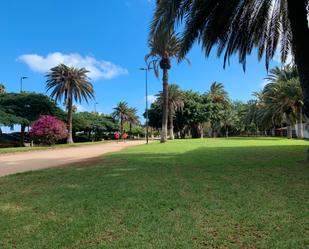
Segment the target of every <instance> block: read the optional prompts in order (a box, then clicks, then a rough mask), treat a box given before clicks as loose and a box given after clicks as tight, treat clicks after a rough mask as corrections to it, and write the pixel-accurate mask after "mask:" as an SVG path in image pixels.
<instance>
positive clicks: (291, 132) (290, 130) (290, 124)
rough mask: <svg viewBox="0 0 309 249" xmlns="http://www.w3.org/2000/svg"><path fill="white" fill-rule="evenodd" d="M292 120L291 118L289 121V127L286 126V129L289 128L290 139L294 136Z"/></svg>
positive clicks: (288, 136)
mask: <svg viewBox="0 0 309 249" xmlns="http://www.w3.org/2000/svg"><path fill="white" fill-rule="evenodd" d="M292 127H293V126H292V122H291V120H289V122H288V125H287V127H286V129H287V138H289V139H291V138H293V129H292Z"/></svg>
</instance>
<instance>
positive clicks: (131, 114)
mask: <svg viewBox="0 0 309 249" xmlns="http://www.w3.org/2000/svg"><path fill="white" fill-rule="evenodd" d="M127 121H128V122H129V126H130V128H129V129H130V135H132V125H137V124H139V117H138V115H137V109H136V108H134V107H131V108H129V110H128V115H127Z"/></svg>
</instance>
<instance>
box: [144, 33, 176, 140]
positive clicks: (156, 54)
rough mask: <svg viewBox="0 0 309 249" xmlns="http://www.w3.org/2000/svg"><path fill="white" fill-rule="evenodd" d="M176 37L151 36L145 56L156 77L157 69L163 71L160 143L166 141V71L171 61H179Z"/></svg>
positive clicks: (170, 34)
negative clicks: (147, 52) (148, 50)
mask: <svg viewBox="0 0 309 249" xmlns="http://www.w3.org/2000/svg"><path fill="white" fill-rule="evenodd" d="M179 43H180V39H179V38H178V36H177V35H176V34H175V33H174V32H171V31H168V32H162V33H158V34H156V35H154V36H151V38H150V40H149V42H148V46H149V49H150V53H149V54H147V55H146V56H145V61H146V63H147V64H148V66H150V65H151V66H152V67H153V69H154V72H155V75H156V77H157V78H158V77H159V67H160V68H161V69H162V71H163V79H162V81H163V105H162V131H161V143H164V142H166V141H167V123H168V81H169V78H168V70H170V69H171V67H172V65H171V59H177V60H178V59H179Z"/></svg>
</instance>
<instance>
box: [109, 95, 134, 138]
mask: <svg viewBox="0 0 309 249" xmlns="http://www.w3.org/2000/svg"><path fill="white" fill-rule="evenodd" d="M114 110H115V111H114V112H113V113H112V116H113V117H114V118H116V119H118V120H119V121H120V132H121V133H123V125H124V122H126V121H128V119H129V115H130V111H132V110H130V108H129V106H128V103H127V102H124V101H120V102H119V103H118V104H117V106H116V107H115V108H114Z"/></svg>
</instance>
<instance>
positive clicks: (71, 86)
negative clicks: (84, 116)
mask: <svg viewBox="0 0 309 249" xmlns="http://www.w3.org/2000/svg"><path fill="white" fill-rule="evenodd" d="M87 73H88V71H87V70H86V69H85V68H74V67H68V66H66V65H64V64H60V65H59V66H56V67H53V68H52V69H51V70H50V72H49V73H48V74H47V80H46V88H47V91H49V90H52V92H51V94H50V96H51V97H52V98H55V100H56V101H61V100H62V99H64V102H65V104H66V108H67V111H68V116H67V124H68V132H69V134H68V138H67V143H73V137H72V119H73V101H75V102H81V101H83V100H85V101H86V102H87V101H88V99H92V98H94V90H93V86H92V84H91V83H90V81H89V78H88V76H87Z"/></svg>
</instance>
